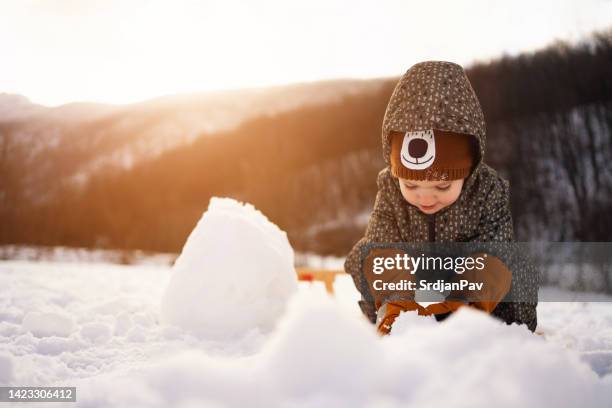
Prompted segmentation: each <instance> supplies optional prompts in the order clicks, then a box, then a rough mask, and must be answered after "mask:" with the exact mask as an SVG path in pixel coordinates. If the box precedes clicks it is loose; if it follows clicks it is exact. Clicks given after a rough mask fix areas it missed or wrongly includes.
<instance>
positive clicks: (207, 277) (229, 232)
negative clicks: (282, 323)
mask: <svg viewBox="0 0 612 408" xmlns="http://www.w3.org/2000/svg"><path fill="white" fill-rule="evenodd" d="M293 262H294V253H293V249H292V247H291V245H290V244H289V240H288V239H287V234H286V233H285V232H284V231H282V230H281V229H279V228H278V227H277V226H276V225H275V224H273V223H271V222H270V221H269V220H268V219H267V218H266V217H265V216H264V215H263V214H262V213H261V212H259V211H258V210H256V209H255V208H254V207H253V206H252V205H251V204H242V203H240V202H238V201H236V200H233V199H231V198H217V197H213V198H212V199H211V200H210V203H209V206H208V209H207V211H205V212H204V214H203V215H202V218H201V219H200V220H199V221H198V224H197V225H196V227H195V228H194V230H193V231H192V232H191V234H190V235H189V237H188V239H187V242H186V243H185V246H184V247H183V250H182V252H181V254H180V256H179V257H178V258H177V260H176V262H175V264H174V266H173V271H172V278H171V280H170V282H169V284H168V287H167V289H166V292H165V294H164V296H163V298H162V304H161V322H162V323H164V324H169V325H175V326H179V327H181V328H183V329H185V330H187V331H189V332H192V333H194V334H196V335H199V336H201V337H205V338H214V339H231V338H235V337H236V336H244V335H246V334H247V333H248V332H249V331H251V330H259V331H270V330H271V329H272V328H273V327H274V324H275V322H276V321H277V320H278V317H279V316H280V315H281V314H282V313H283V311H284V309H285V306H286V303H287V301H288V299H289V298H290V297H291V296H292V295H293V294H294V293H295V292H296V291H297V275H296V273H295V269H294V267H293Z"/></svg>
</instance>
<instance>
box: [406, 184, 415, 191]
mask: <svg viewBox="0 0 612 408" xmlns="http://www.w3.org/2000/svg"><path fill="white" fill-rule="evenodd" d="M404 187H406V188H407V189H408V190H414V189H415V188H417V186H409V185H408V184H404Z"/></svg>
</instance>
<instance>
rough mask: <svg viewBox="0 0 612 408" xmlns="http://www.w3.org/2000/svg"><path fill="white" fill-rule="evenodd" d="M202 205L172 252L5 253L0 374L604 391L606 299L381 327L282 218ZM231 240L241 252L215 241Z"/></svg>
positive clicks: (301, 396) (225, 391) (356, 398)
mask: <svg viewBox="0 0 612 408" xmlns="http://www.w3.org/2000/svg"><path fill="white" fill-rule="evenodd" d="M211 207H214V208H211ZM211 207H209V211H208V215H206V214H205V215H204V217H203V218H202V220H201V221H200V223H199V224H198V226H197V227H196V228H195V229H194V231H193V232H192V234H191V236H190V237H189V240H188V242H187V244H186V246H185V248H184V249H183V252H182V254H181V256H180V257H179V259H178V260H177V263H176V265H175V267H174V268H171V267H167V266H160V265H157V266H156V265H137V266H136V265H129V266H128V265H113V264H109V263H74V262H71V263H60V262H32V261H4V262H0V385H20V386H34V385H41V386H42V385H44V386H50V385H63V386H76V387H77V405H78V406H83V407H107V406H108V407H111V406H112V407H139V406H154V407H169V406H172V407H202V406H205V407H209V406H215V407H216V406H245V405H246V406H266V407H269V406H295V407H319V406H333V407H338V406H340V407H341V406H351V407H353V406H356V407H359V406H374V407H395V406H402V407H405V406H431V405H435V406H442V405H443V404H444V405H447V404H450V405H452V406H466V407H468V406H469V407H475V406H485V405H487V406H490V405H492V404H494V405H495V406H508V407H515V406H520V407H522V408H524V407H531V406H533V407H542V406H554V407H559V406H602V407H603V406H609V402H610V401H611V400H612V303H610V302H596V303H584V302H582V303H541V304H540V305H539V306H538V319H539V326H538V331H542V332H543V333H544V334H543V335H535V334H532V333H531V332H529V331H528V330H527V329H526V328H525V327H524V326H516V325H511V326H508V325H505V324H503V323H501V322H499V321H497V320H495V319H493V318H490V317H489V316H487V315H485V314H483V313H481V312H478V311H472V310H464V309H461V310H459V311H458V312H457V313H456V314H455V315H453V316H451V317H450V318H449V319H447V320H445V321H444V322H441V323H438V322H436V321H435V320H434V319H432V318H430V317H420V316H417V315H414V314H403V315H401V316H400V317H399V318H398V319H397V321H396V324H395V325H394V329H393V332H392V335H390V336H388V337H384V338H381V337H379V336H378V335H376V333H375V331H374V327H373V326H372V325H371V324H369V323H367V322H366V321H365V319H364V318H363V317H362V315H361V312H360V311H359V310H358V307H357V304H356V300H357V298H358V294H357V292H356V290H355V289H354V287H353V283H352V280H351V279H350V277H348V276H340V277H339V278H337V280H336V282H335V297H333V298H332V297H330V296H328V295H327V294H326V292H325V290H324V288H323V286H322V284H318V283H316V282H315V283H306V282H300V283H299V284H298V283H297V281H294V279H295V274H294V273H293V271H292V270H291V268H287V262H289V261H291V260H292V256H293V254H292V252H291V250H290V247H288V246H286V242H285V240H284V239H283V237H284V235H283V234H284V233H283V232H282V231H280V230H278V229H275V226H274V225H273V224H271V223H269V222H268V221H267V220H266V219H265V217H263V216H262V217H260V216H259V215H255V212H254V210H253V209H248V208H246V209H245V208H238V207H237V206H235V205H234V204H232V203H231V202H229V201H223V202H222V201H217V202H216V204H215V205H213V203H211ZM260 215H261V214H260ZM236 228H239V229H240V231H241V235H238V236H237V235H236V234H235V232H236V231H235V230H234V229H236ZM224 234H225V235H224ZM241 240H242V241H241ZM230 241H231V242H232V243H233V245H235V246H236V248H239V249H240V250H241V251H246V252H244V254H245V256H244V257H243V258H242V259H241V257H240V256H238V255H237V254H236V253H232V252H231V251H228V252H224V251H223V250H222V248H224V245H225V246H227V245H228V242H230ZM240 242H242V244H240ZM213 244H215V245H218V247H216V249H215V250H212V249H211V248H212V245H213ZM207 250H208V252H207ZM249 251H251V252H249ZM266 251H267V252H266ZM241 253H242V252H241ZM253 253H258V254H264V255H262V257H261V259H263V261H262V262H260V263H259V265H256V264H257V262H256V261H255V260H254V259H253V258H252V254H253ZM219 254H225V255H228V254H229V255H231V256H225V255H224V256H223V257H221V256H220V255H219ZM181 258H182V259H181ZM258 259H259V258H258ZM220 262H223V263H220ZM249 263H251V265H252V266H253V267H252V268H251V267H249ZM245 265H247V266H246V267H245ZM262 265H263V266H265V265H274V268H271V269H268V270H266V268H263V267H262ZM221 266H224V267H225V268H226V269H225V270H224V271H225V272H223V271H221V270H219V268H220V267H221ZM211 268H212V269H214V273H213V272H211ZM253 271H257V272H256V275H254V272H253ZM254 276H260V277H262V278H263V282H264V283H262V282H261V281H259V280H257V279H254ZM207 283H209V284H210V287H208V286H207ZM190 285H192V286H194V287H195V288H197V290H195V291H194V290H192V291H190V290H188V288H189V286H190ZM213 287H214V288H215V289H214V290H212V289H211V288H213ZM543 290H544V291H547V290H553V289H548V288H545V289H543ZM219 291H221V292H222V296H219V294H218V293H219ZM215 293H216V294H215ZM181 294H183V296H181ZM198 294H199V295H198ZM609 300H610V301H612V299H609ZM250 304H256V305H257V307H259V309H258V312H257V313H251V312H249V309H250V308H249V307H248V306H249V305H250ZM247 313H251V314H250V315H248V318H245V316H246V314H247ZM185 316H187V317H185ZM203 316H204V317H206V318H203ZM249 322H250V324H249ZM41 406H43V405H42V404H41ZM44 406H46V405H44ZM53 406H59V405H58V404H57V403H56V404H53Z"/></svg>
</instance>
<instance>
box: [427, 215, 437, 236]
mask: <svg viewBox="0 0 612 408" xmlns="http://www.w3.org/2000/svg"><path fill="white" fill-rule="evenodd" d="M427 222H428V223H429V234H428V239H429V241H430V242H435V241H436V214H432V215H430V216H429V218H428V219H427Z"/></svg>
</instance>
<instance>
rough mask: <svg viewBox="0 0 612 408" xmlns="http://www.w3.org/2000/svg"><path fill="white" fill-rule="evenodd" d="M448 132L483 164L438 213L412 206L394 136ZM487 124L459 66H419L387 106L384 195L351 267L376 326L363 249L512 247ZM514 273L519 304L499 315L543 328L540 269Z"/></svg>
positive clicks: (504, 187)
mask: <svg viewBox="0 0 612 408" xmlns="http://www.w3.org/2000/svg"><path fill="white" fill-rule="evenodd" d="M427 129H440V130H446V131H451V132H456V133H465V134H469V135H472V136H473V137H474V138H475V139H476V141H477V143H478V149H477V150H478V157H477V158H476V160H475V164H474V166H473V169H472V171H471V172H470V174H469V175H468V176H467V178H466V179H465V181H464V184H463V188H462V191H461V194H460V196H459V198H458V199H457V200H456V201H455V202H454V203H453V204H451V205H450V206H447V207H445V208H443V209H441V210H440V211H438V212H436V213H435V214H431V215H428V214H425V213H422V212H421V211H420V210H419V209H418V208H417V207H415V206H413V205H412V204H410V203H408V202H407V201H406V200H405V199H404V197H403V195H402V193H401V190H400V186H399V180H398V179H397V178H395V177H394V176H393V175H392V174H391V162H390V154H391V145H390V132H391V131H397V132H407V131H415V130H427ZM485 142H486V129H485V119H484V114H483V112H482V109H481V106H480V103H479V101H478V98H477V97H476V94H475V92H474V90H473V89H472V86H471V84H470V82H469V80H468V78H467V75H466V74H465V72H464V70H463V68H462V67H461V66H460V65H458V64H455V63H452V62H445V61H425V62H420V63H418V64H415V65H413V66H412V67H411V68H410V69H409V70H408V71H407V72H406V73H405V74H404V75H403V76H402V77H401V79H400V80H399V82H398V83H397V85H396V87H395V89H394V91H393V94H392V95H391V98H390V100H389V103H388V105H387V109H386V112H385V116H384V120H383V127H382V151H383V157H384V160H385V163H386V167H385V168H384V169H382V170H381V171H380V172H379V173H378V176H377V185H378V192H377V194H376V198H375V201H374V209H373V211H372V214H371V216H370V219H369V221H368V225H367V228H366V232H365V236H364V237H363V238H361V239H360V240H359V241H358V242H357V243H356V244H355V245H354V246H353V248H352V250H351V251H350V252H349V254H348V255H347V257H346V261H345V263H344V268H345V271H346V272H347V273H349V274H350V275H351V276H352V278H353V281H354V283H355V286H356V287H357V289H358V290H359V291H360V292H361V295H362V299H361V300H360V301H359V306H360V308H361V310H362V311H363V313H364V314H365V315H366V317H368V319H369V320H370V321H371V322H372V323H374V322H375V320H376V310H375V307H374V301H373V298H372V295H371V293H370V291H369V289H368V286H367V283H366V280H365V278H364V276H363V271H362V259H361V256H362V247H363V246H364V245H366V244H368V243H381V242H388V243H390V242H427V241H430V242H512V241H514V231H513V222H512V215H511V213H510V201H509V200H510V185H509V182H508V181H507V180H505V179H503V178H502V177H501V176H499V175H498V174H497V172H496V171H495V170H494V169H493V168H491V167H490V166H488V165H487V164H485V163H484V161H483V159H484V155H485ZM521 265H522V266H521V268H519V270H513V271H512V272H513V279H512V289H511V292H512V294H513V296H515V297H513V299H536V301H535V302H502V303H499V304H498V305H497V307H496V308H495V310H493V312H492V313H491V314H492V315H493V316H496V317H498V318H500V319H502V320H504V321H505V322H506V323H508V324H510V323H513V322H515V323H518V324H526V325H527V327H528V328H529V330H531V331H534V330H535V328H536V325H537V315H536V306H537V290H538V277H537V273H536V271H535V270H534V267H533V265H531V264H529V263H523V264H521Z"/></svg>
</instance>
